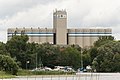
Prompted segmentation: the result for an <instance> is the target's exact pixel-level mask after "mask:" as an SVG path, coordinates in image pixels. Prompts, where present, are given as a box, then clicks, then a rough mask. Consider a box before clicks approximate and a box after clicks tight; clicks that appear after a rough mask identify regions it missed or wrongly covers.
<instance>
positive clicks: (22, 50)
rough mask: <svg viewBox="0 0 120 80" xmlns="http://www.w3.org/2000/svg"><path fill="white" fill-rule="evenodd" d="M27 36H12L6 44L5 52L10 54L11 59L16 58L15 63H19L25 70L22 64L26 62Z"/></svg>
mask: <svg viewBox="0 0 120 80" xmlns="http://www.w3.org/2000/svg"><path fill="white" fill-rule="evenodd" d="M27 41H28V36H27V35H21V36H17V35H14V36H13V37H12V38H11V39H10V40H9V41H7V43H6V50H7V51H8V52H9V53H10V55H11V57H12V58H16V59H17V61H20V62H21V67H22V68H25V66H24V64H25V63H23V62H24V61H25V60H26V57H27V56H26V49H27Z"/></svg>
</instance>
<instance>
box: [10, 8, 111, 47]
mask: <svg viewBox="0 0 120 80" xmlns="http://www.w3.org/2000/svg"><path fill="white" fill-rule="evenodd" d="M21 33H24V34H25V35H28V36H29V41H28V42H35V43H39V44H41V43H45V42H49V43H51V44H57V45H72V44H77V45H79V46H81V47H88V46H92V45H93V43H94V42H95V41H96V40H97V39H98V37H99V36H110V35H112V30H111V29H109V28H106V29H105V28H104V29H103V28H96V29H93V28H89V29H86V28H84V29H81V28H77V29H73V28H72V29H67V12H66V11H65V10H59V11H55V12H54V13H53V28H40V27H38V28H9V29H8V40H10V39H11V38H12V35H14V34H16V35H21Z"/></svg>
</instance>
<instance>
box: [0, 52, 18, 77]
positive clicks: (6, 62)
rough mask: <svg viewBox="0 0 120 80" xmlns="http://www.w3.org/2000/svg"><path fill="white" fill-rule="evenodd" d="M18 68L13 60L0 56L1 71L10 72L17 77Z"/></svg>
mask: <svg viewBox="0 0 120 80" xmlns="http://www.w3.org/2000/svg"><path fill="white" fill-rule="evenodd" d="M18 68H19V67H18V65H17V63H16V62H15V61H14V59H13V58H11V57H10V56H6V55H1V54H0V69H1V70H4V71H6V72H10V73H12V74H13V75H17V72H18Z"/></svg>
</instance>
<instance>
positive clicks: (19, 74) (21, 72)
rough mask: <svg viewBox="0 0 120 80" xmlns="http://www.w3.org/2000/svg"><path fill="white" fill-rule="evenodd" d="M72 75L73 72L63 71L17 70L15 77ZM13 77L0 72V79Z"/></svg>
mask: <svg viewBox="0 0 120 80" xmlns="http://www.w3.org/2000/svg"><path fill="white" fill-rule="evenodd" d="M65 74H68V75H72V74H75V73H74V72H63V71H29V70H19V71H18V73H17V75H18V76H26V75H27V76H31V75H65ZM14 77H16V76H15V75H12V74H10V73H6V72H3V71H0V79H4V78H14Z"/></svg>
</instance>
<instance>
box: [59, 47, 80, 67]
mask: <svg viewBox="0 0 120 80" xmlns="http://www.w3.org/2000/svg"><path fill="white" fill-rule="evenodd" d="M80 59H81V57H80V52H79V51H78V50H77V49H76V48H73V47H67V48H65V50H63V51H61V65H63V66H72V67H73V68H74V69H78V68H79V67H80Z"/></svg>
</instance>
